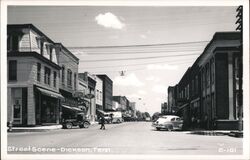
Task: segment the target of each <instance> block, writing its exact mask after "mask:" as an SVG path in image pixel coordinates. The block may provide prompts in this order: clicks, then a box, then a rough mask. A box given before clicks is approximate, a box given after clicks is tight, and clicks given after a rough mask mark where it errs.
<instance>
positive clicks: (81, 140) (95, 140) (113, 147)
mask: <svg viewBox="0 0 250 160" xmlns="http://www.w3.org/2000/svg"><path fill="white" fill-rule="evenodd" d="M99 128H100V126H99V125H95V126H91V127H90V128H88V129H80V128H74V129H59V130H51V131H47V132H22V133H8V153H9V154H12V153H15V154H19V153H21V154H31V153H32V154H43V153H44V154H54V153H56V154H144V155H145V154H161V155H162V154H166V155H180V154H182V155H183V154H184V155H197V154H199V155H210V154H212V155H224V154H225V155H229V154H233V155H239V154H242V148H243V146H242V144H243V140H242V138H234V137H229V136H204V135H194V134H190V133H189V132H182V131H172V132H169V131H156V130H155V129H154V128H153V127H151V122H125V123H121V124H108V125H106V130H100V129H99Z"/></svg>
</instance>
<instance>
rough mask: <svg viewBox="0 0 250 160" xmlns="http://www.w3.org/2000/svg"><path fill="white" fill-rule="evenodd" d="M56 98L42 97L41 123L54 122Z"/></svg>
mask: <svg viewBox="0 0 250 160" xmlns="http://www.w3.org/2000/svg"><path fill="white" fill-rule="evenodd" d="M56 109H57V99H55V98H50V97H48V96H43V98H42V123H56V118H57V116H56V114H57V110H56Z"/></svg>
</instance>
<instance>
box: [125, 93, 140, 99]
mask: <svg viewBox="0 0 250 160" xmlns="http://www.w3.org/2000/svg"><path fill="white" fill-rule="evenodd" d="M126 97H127V98H132V99H134V98H135V99H138V98H141V96H140V95H138V94H130V95H127V96H126Z"/></svg>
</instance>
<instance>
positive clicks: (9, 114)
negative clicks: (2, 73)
mask: <svg viewBox="0 0 250 160" xmlns="http://www.w3.org/2000/svg"><path fill="white" fill-rule="evenodd" d="M7 94H8V95H7V99H8V100H7V103H8V104H7V105H8V110H7V122H13V120H14V119H13V106H12V104H13V102H12V101H13V99H12V94H11V88H8V90H7Z"/></svg>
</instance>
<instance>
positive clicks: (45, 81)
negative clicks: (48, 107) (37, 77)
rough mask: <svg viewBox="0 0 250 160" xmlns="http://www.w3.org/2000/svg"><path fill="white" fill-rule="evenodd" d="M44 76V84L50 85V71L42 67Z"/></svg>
mask: <svg viewBox="0 0 250 160" xmlns="http://www.w3.org/2000/svg"><path fill="white" fill-rule="evenodd" d="M44 70H45V74H44V83H45V84H48V85H50V74H51V71H50V69H49V68H48V67H44Z"/></svg>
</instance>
